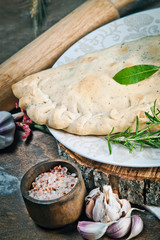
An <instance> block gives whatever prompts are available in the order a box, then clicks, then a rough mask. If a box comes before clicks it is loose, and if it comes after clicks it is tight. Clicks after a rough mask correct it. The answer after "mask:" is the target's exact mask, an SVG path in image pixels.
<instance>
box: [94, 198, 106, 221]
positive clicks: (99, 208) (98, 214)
mask: <svg viewBox="0 0 160 240" xmlns="http://www.w3.org/2000/svg"><path fill="white" fill-rule="evenodd" d="M103 203H104V194H103V193H101V194H100V196H99V197H97V198H96V201H95V205H94V207H93V211H92V218H93V220H94V221H95V222H99V221H100V222H102V220H103V218H104V215H105V209H104V204H103Z"/></svg>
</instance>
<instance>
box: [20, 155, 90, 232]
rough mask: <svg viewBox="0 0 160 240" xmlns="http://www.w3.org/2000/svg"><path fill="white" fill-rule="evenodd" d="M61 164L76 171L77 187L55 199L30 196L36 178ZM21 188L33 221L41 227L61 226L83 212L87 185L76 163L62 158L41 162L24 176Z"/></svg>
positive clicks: (52, 227) (72, 171)
mask: <svg viewBox="0 0 160 240" xmlns="http://www.w3.org/2000/svg"><path fill="white" fill-rule="evenodd" d="M59 165H61V166H62V167H67V168H68V172H70V173H76V175H77V177H78V182H77V184H76V185H75V187H74V188H73V189H72V190H71V191H70V192H69V193H68V194H66V195H64V196H62V197H60V198H57V199H55V200H37V199H34V198H32V197H30V196H29V194H28V190H30V189H31V185H32V182H33V181H34V180H35V178H36V177H37V176H38V175H39V174H41V173H43V172H47V171H50V169H51V168H54V167H55V166H59ZM20 188H21V193H22V196H23V199H24V202H25V205H26V208H27V210H28V213H29V215H30V216H31V218H32V219H33V221H34V222H35V223H36V224H38V225H40V226H41V227H45V228H50V229H54V228H60V227H63V226H65V225H67V224H70V223H73V222H74V221H76V220H77V219H78V218H79V216H80V214H81V211H82V208H83V204H84V198H85V195H86V187H85V184H84V180H83V177H82V174H81V171H80V169H79V168H78V167H77V166H76V165H75V164H73V163H71V162H69V161H67V160H62V159H58V160H53V161H45V162H41V163H39V164H37V165H35V166H33V167H31V168H30V169H29V170H28V171H27V172H26V174H25V175H24V176H23V178H22V180H21V187H20Z"/></svg>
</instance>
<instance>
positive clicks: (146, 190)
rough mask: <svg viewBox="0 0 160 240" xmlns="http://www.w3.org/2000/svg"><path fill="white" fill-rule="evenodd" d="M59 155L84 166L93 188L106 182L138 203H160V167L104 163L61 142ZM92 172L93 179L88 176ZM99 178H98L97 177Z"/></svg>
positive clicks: (87, 181)
mask: <svg viewBox="0 0 160 240" xmlns="http://www.w3.org/2000/svg"><path fill="white" fill-rule="evenodd" d="M58 145H59V154H60V155H61V156H63V157H64V158H66V159H70V160H73V161H75V162H76V163H77V164H78V165H79V167H80V168H84V169H85V170H84V169H83V175H84V178H85V179H86V184H87V187H88V188H89V189H91V188H93V187H96V186H100V187H102V186H103V185H104V184H105V183H106V184H110V185H111V186H112V188H113V189H114V190H115V191H117V192H118V193H119V196H120V197H121V198H127V199H128V200H129V201H130V202H131V203H133V204H138V205H144V204H148V205H157V206H160V168H159V167H154V168H131V167H130V168H128V167H120V166H115V165H110V164H103V163H99V162H96V161H92V160H90V159H87V158H84V157H82V156H80V155H79V154H77V153H75V152H72V151H70V150H69V149H67V148H66V147H65V146H63V145H62V144H61V143H58ZM86 169H87V171H86ZM88 172H90V179H87V178H88V176H86V175H88ZM94 178H95V179H96V178H97V179H96V181H95V180H94Z"/></svg>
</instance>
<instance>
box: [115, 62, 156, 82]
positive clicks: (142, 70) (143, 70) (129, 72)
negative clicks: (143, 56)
mask: <svg viewBox="0 0 160 240" xmlns="http://www.w3.org/2000/svg"><path fill="white" fill-rule="evenodd" d="M158 70H159V67H158V66H155V65H134V66H132V67H127V68H124V69H122V70H120V71H119V72H118V73H116V74H115V76H114V77H113V79H114V80H115V81H116V82H118V83H120V84H123V85H128V84H134V83H138V82H140V81H142V80H144V79H146V78H148V77H150V76H151V75H153V74H154V73H155V72H157V71H158Z"/></svg>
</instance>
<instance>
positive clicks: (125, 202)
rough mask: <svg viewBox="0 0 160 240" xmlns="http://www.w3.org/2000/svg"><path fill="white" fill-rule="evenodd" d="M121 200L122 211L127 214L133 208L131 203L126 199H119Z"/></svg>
mask: <svg viewBox="0 0 160 240" xmlns="http://www.w3.org/2000/svg"><path fill="white" fill-rule="evenodd" d="M119 201H120V202H121V205H122V208H121V211H122V213H124V214H125V215H126V214H127V212H128V211H129V210H130V209H131V204H130V202H129V201H128V200H126V199H119Z"/></svg>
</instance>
